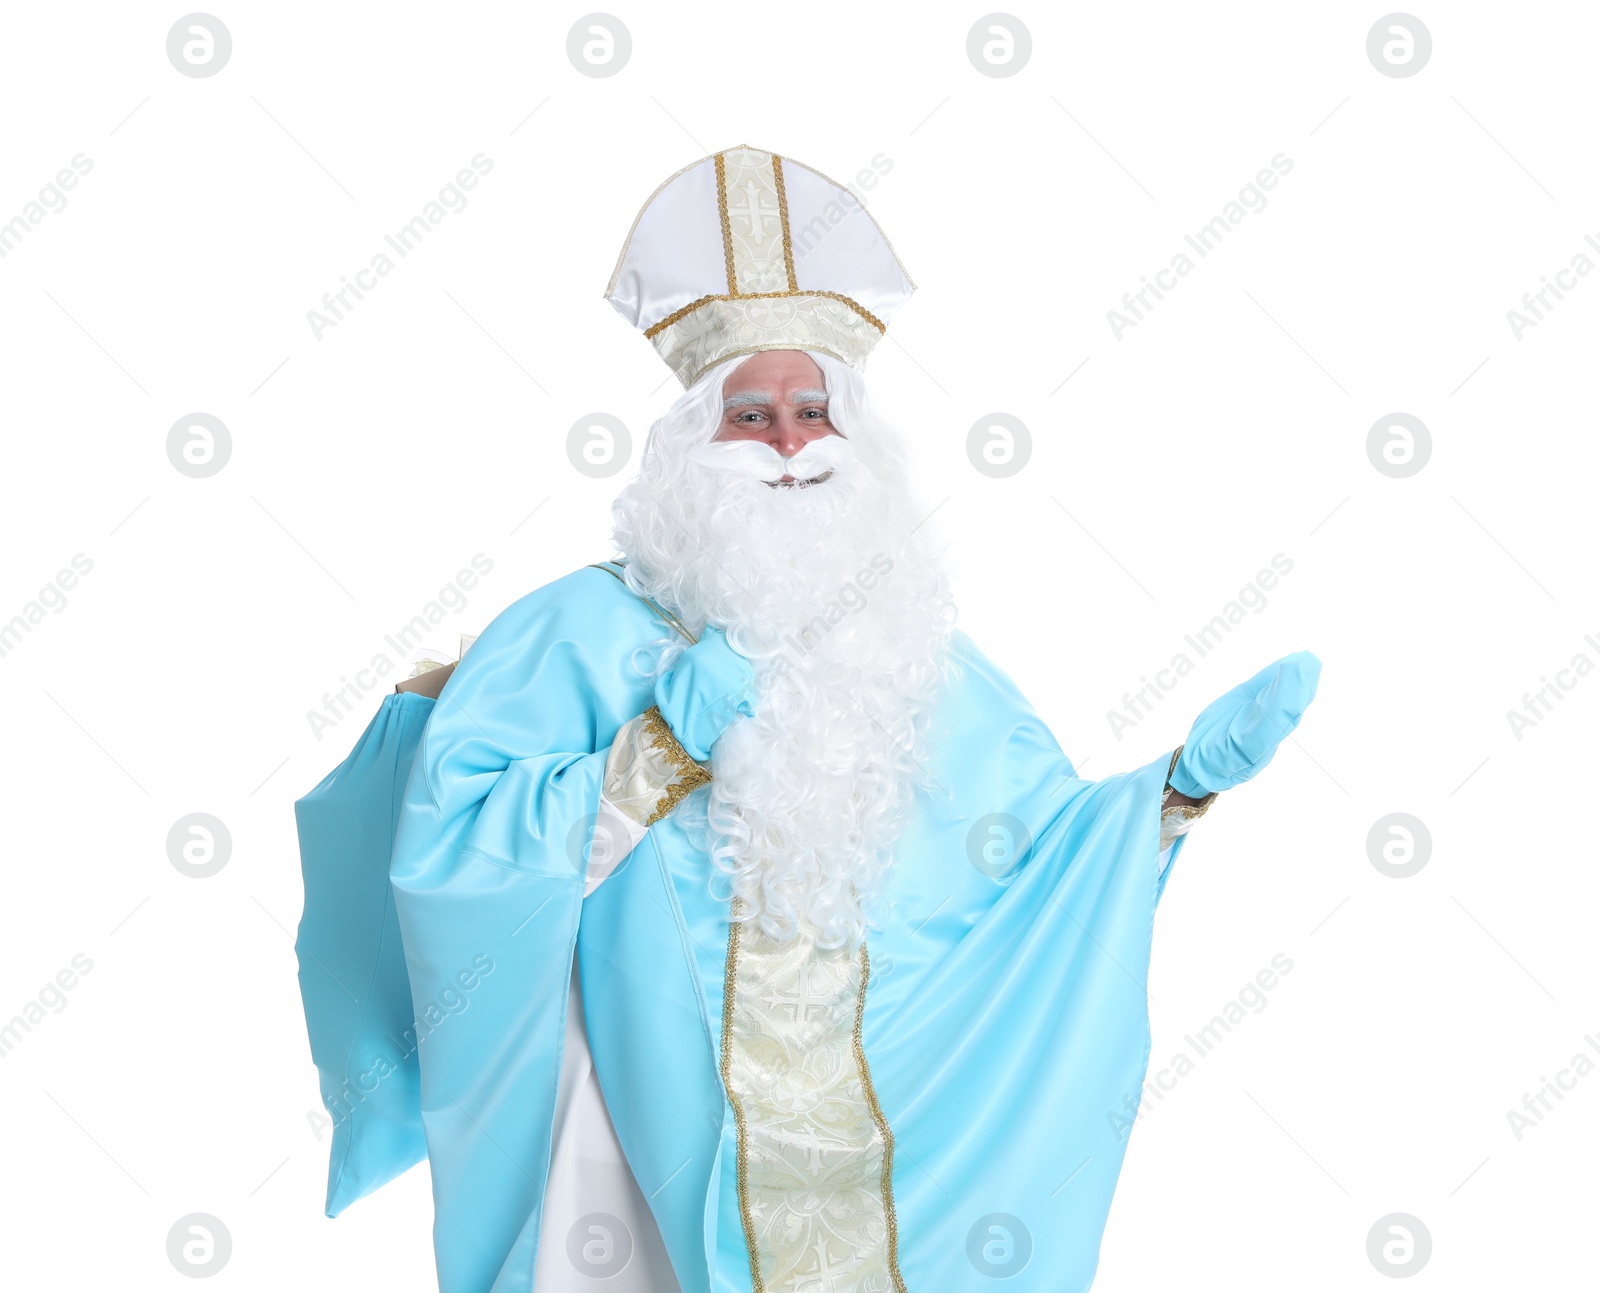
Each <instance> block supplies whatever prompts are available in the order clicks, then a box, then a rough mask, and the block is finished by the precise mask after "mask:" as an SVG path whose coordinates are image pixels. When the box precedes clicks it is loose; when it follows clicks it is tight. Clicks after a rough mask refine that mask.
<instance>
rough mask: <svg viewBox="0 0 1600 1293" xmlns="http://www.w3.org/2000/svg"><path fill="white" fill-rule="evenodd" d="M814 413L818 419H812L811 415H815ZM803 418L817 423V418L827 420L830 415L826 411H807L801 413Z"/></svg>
mask: <svg viewBox="0 0 1600 1293" xmlns="http://www.w3.org/2000/svg"><path fill="white" fill-rule="evenodd" d="M813 413H815V414H816V415H817V417H815V418H813V417H811V414H813ZM801 416H802V417H805V418H809V419H810V420H811V421H813V422H815V421H816V420H817V418H826V417H827V416H828V413H827V410H826V409H806V410H804V411H803V412H802V413H801Z"/></svg>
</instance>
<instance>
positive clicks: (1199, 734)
mask: <svg viewBox="0 0 1600 1293" xmlns="http://www.w3.org/2000/svg"><path fill="white" fill-rule="evenodd" d="M1321 673H1322V661H1320V660H1318V659H1317V657H1316V656H1314V655H1312V654H1311V652H1309V651H1296V652H1295V653H1294V654H1293V655H1286V656H1284V657H1283V659H1282V660H1279V661H1278V662H1277V663H1276V664H1269V665H1268V666H1267V667H1266V668H1265V669H1263V670H1262V671H1261V672H1260V673H1258V674H1257V675H1256V676H1255V677H1254V678H1252V679H1250V681H1249V682H1246V683H1241V684H1240V685H1239V686H1237V687H1235V688H1234V689H1233V690H1232V691H1230V692H1229V693H1228V694H1227V695H1225V696H1223V697H1222V698H1221V699H1220V700H1214V701H1212V702H1211V704H1209V705H1207V706H1206V707H1205V708H1204V709H1203V710H1201V711H1200V717H1199V718H1197V719H1195V720H1194V726H1193V727H1191V728H1190V729H1189V739H1188V740H1187V741H1185V742H1184V743H1183V753H1182V754H1181V755H1179V756H1178V766H1177V767H1175V768H1173V770H1172V775H1171V777H1169V778H1168V779H1167V780H1168V783H1169V784H1170V785H1171V786H1172V788H1173V789H1174V790H1176V791H1177V792H1178V793H1179V794H1180V795H1188V796H1189V798H1191V799H1203V798H1205V796H1207V795H1209V794H1212V793H1213V792H1215V791H1218V790H1228V789H1230V788H1231V787H1233V786H1237V785H1238V784H1239V783H1240V782H1241V781H1248V780H1250V778H1251V777H1253V776H1255V775H1256V773H1258V772H1260V771H1261V769H1262V768H1264V767H1266V766H1267V764H1269V763H1271V762H1272V756H1273V755H1274V754H1276V753H1277V750H1278V742H1279V741H1281V740H1283V738H1284V737H1286V736H1288V735H1289V733H1290V732H1292V731H1294V729H1295V728H1296V727H1297V726H1298V725H1299V723H1300V715H1301V714H1303V713H1305V709H1306V706H1307V705H1309V704H1310V703H1311V698H1312V697H1313V696H1315V695H1316V694H1317V678H1318V676H1319V675H1320V674H1321Z"/></svg>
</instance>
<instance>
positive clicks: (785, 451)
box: [771, 422, 817, 458]
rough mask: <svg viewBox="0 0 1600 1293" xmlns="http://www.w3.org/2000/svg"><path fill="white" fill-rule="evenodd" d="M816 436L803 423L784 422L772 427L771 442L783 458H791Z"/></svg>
mask: <svg viewBox="0 0 1600 1293" xmlns="http://www.w3.org/2000/svg"><path fill="white" fill-rule="evenodd" d="M816 438H817V437H816V433H815V432H814V431H813V430H812V428H810V427H808V426H806V425H805V424H804V423H801V422H786V423H783V424H781V425H779V426H778V427H776V428H774V430H773V439H772V442H771V443H772V447H773V448H774V449H776V450H777V451H778V452H779V453H780V454H782V455H783V456H784V457H785V458H793V457H794V456H795V454H797V453H799V452H800V451H801V450H802V449H804V448H805V447H806V445H808V444H810V443H811V442H812V441H813V440H815V439H816Z"/></svg>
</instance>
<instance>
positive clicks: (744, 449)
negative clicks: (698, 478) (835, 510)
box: [689, 435, 855, 484]
mask: <svg viewBox="0 0 1600 1293" xmlns="http://www.w3.org/2000/svg"><path fill="white" fill-rule="evenodd" d="M854 457H855V446H854V445H852V444H851V443H850V442H849V441H848V440H846V439H845V438H844V437H843V436H840V435H827V436H822V437H821V438H820V439H817V440H812V441H810V442H809V443H808V444H806V445H805V446H804V447H802V448H801V450H800V452H799V453H797V454H795V456H794V457H793V458H785V457H784V456H783V455H782V454H780V453H779V452H778V451H777V450H776V449H774V448H773V447H772V446H771V445H769V444H764V443H762V442H761V441H759V440H712V441H710V442H709V443H707V444H702V445H697V446H696V447H695V448H693V449H691V450H690V451H689V461H690V462H693V463H696V464H697V465H699V466H701V467H710V468H712V469H713V470H715V471H724V472H728V473H730V474H732V475H735V476H747V477H749V478H750V479H752V480H761V481H765V482H767V483H768V484H774V483H776V482H777V481H780V480H782V479H783V477H785V476H792V477H794V479H795V480H811V479H813V478H814V477H817V476H821V475H823V474H824V473H826V472H829V471H832V470H834V468H836V467H839V466H841V465H842V464H844V463H846V462H849V461H850V460H851V459H853V458H854Z"/></svg>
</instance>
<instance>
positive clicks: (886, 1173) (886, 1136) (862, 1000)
mask: <svg viewBox="0 0 1600 1293" xmlns="http://www.w3.org/2000/svg"><path fill="white" fill-rule="evenodd" d="M871 974H872V963H871V961H870V960H869V958H868V956H867V945H866V944H865V943H862V944H861V986H860V988H859V989H858V990H857V991H856V1024H855V1028H854V1029H852V1030H851V1041H852V1043H853V1044H854V1046H855V1052H856V1068H857V1069H859V1070H860V1072H861V1090H862V1093H863V1094H864V1095H865V1096H866V1098H867V1109H868V1111H869V1112H870V1113H871V1114H872V1121H873V1122H875V1123H876V1124H877V1125H878V1134H879V1135H880V1136H882V1137H883V1175H882V1176H881V1177H880V1178H879V1180H880V1189H881V1191H882V1193H883V1218H884V1224H885V1228H886V1229H887V1231H888V1240H889V1278H890V1279H892V1280H893V1281H894V1287H895V1293H906V1284H905V1281H904V1280H903V1279H901V1278H900V1258H899V1255H898V1250H899V1243H900V1231H899V1228H898V1227H897V1226H896V1225H895V1218H894V1133H893V1132H891V1131H890V1130H889V1120H888V1119H887V1118H885V1117H884V1116H883V1110H882V1109H881V1108H880V1107H879V1105H878V1093H877V1092H876V1091H874V1090H873V1089H872V1074H871V1073H870V1072H869V1071H868V1069H867V1052H866V1049H865V1048H864V1047H863V1046H862V1044H861V1020H862V1017H863V1016H864V1015H865V1014H866V1009H867V979H868V978H869V977H870V976H871Z"/></svg>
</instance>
